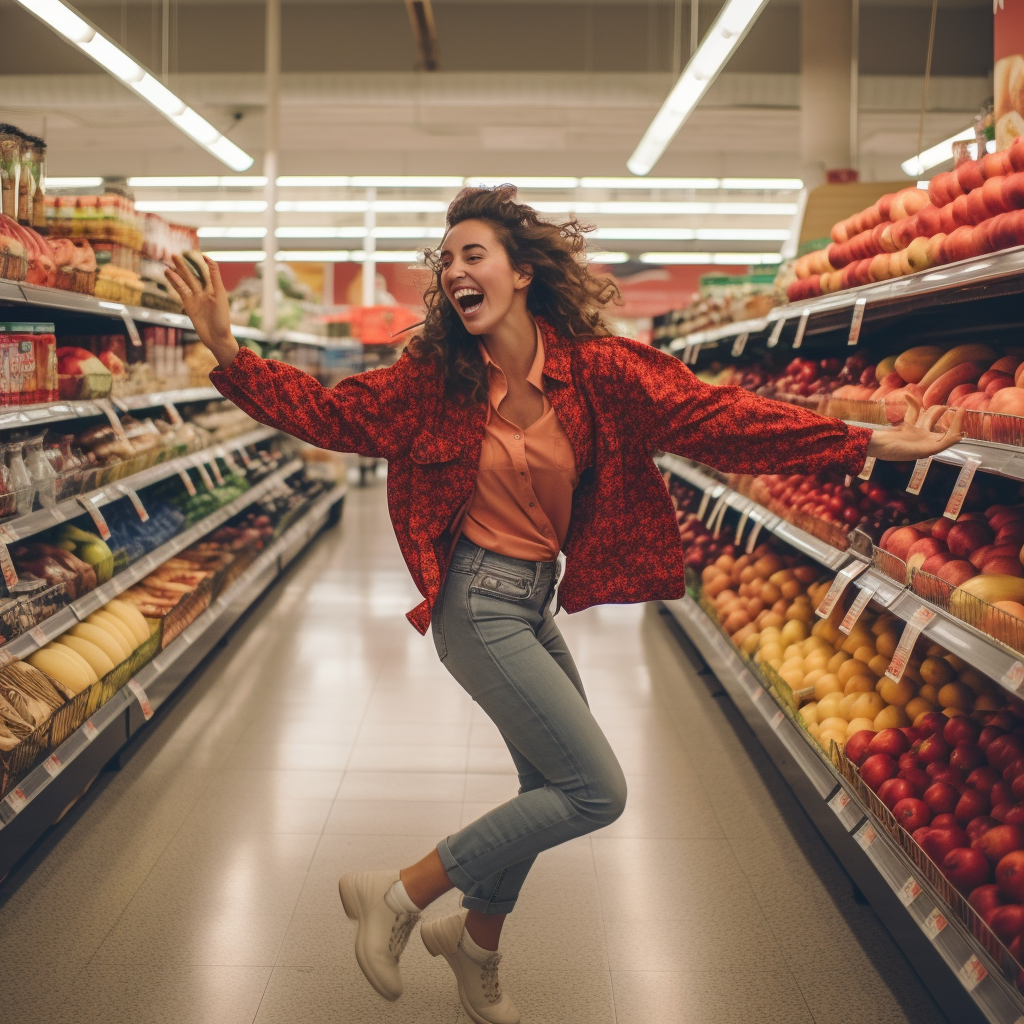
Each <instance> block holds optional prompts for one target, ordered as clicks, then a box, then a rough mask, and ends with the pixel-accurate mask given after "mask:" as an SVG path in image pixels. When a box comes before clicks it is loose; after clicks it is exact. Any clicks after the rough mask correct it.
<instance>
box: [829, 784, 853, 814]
mask: <svg viewBox="0 0 1024 1024" xmlns="http://www.w3.org/2000/svg"><path fill="white" fill-rule="evenodd" d="M828 805H829V807H831V808H832V813H833V814H835V815H836V816H837V817H838V816H840V815H841V814H842V813H843V811H845V810H846V808H847V807H849V805H850V794H849V793H847V792H846V790H845V789H843V787H842V786H840V787H839V792H838V793H836V795H835V796H834V797H832V799H831V800H829V802H828Z"/></svg>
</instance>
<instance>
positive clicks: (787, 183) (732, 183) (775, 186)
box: [719, 178, 804, 192]
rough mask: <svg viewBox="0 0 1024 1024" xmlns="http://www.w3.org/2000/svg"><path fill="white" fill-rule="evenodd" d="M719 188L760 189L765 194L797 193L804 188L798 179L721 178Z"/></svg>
mask: <svg viewBox="0 0 1024 1024" xmlns="http://www.w3.org/2000/svg"><path fill="white" fill-rule="evenodd" d="M719 187H720V188H728V189H760V190H762V191H765V192H771V191H776V192H799V191H800V189H802V188H803V187H804V183H803V181H801V180H800V178H723V179H722V183H721V185H720V186H719Z"/></svg>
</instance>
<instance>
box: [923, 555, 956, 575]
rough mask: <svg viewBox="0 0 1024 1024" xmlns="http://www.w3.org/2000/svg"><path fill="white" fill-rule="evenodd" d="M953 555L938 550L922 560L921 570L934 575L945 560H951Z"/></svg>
mask: <svg viewBox="0 0 1024 1024" xmlns="http://www.w3.org/2000/svg"><path fill="white" fill-rule="evenodd" d="M954 557H955V556H954V555H951V554H950V553H949V552H948V551H939V552H938V553H937V554H934V555H932V556H931V557H929V558H926V559H925V560H924V562H923V563H922V564H921V567H920V568H921V571H922V572H927V573H931V575H932V576H934V575H935V574H936V573H937V572H938V571H939V569H941V568H942V566H944V565H945V564H946V563H947V562H952V561H953V559H954Z"/></svg>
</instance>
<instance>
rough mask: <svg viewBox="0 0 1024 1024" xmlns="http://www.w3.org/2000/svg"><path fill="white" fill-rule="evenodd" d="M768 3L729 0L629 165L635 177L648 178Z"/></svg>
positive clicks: (645, 133)
mask: <svg viewBox="0 0 1024 1024" xmlns="http://www.w3.org/2000/svg"><path fill="white" fill-rule="evenodd" d="M767 2H768V0H727V3H726V4H725V6H724V7H723V8H722V10H721V11H720V12H719V15H718V17H717V18H715V22H714V24H713V25H712V26H711V28H710V30H709V31H708V33H707V35H706V36H705V37H704V39H703V40H702V41H701V44H700V46H698V47H697V49H696V51H695V52H694V54H693V56H692V57H691V58H690V59H689V61H688V62H687V64H686V67H685V68H683V73H682V74H681V75H680V76H679V81H678V82H676V84H675V86H674V88H673V89H672V91H671V92H670V93H669V94H668V98H667V99H666V100H665V102H664V103H663V104H662V106H661V109H660V110H659V111H658V113H657V114H656V115H655V117H654V120H653V121H652V122H651V123H650V126H649V127H648V129H647V131H646V132H644V137H643V138H642V139H641V140H640V144H639V145H638V146H637V147H636V150H635V151H634V153H633V155H632V156H631V157H630V158H629V160H628V161H627V162H626V166H627V167H628V168H629V169H630V171H631V172H632V173H633V174H638V175H644V174H649V173H650V171H651V168H652V167H653V166H654V165H655V164H656V163H657V162H658V160H660V159H661V155H662V153H664V152H665V149H666V147H667V146H668V144H669V143H670V142H671V141H672V139H673V138H674V137H675V134H676V132H678V131H679V129H680V128H681V127H682V126H683V124H684V122H685V121H686V119H687V118H688V117H689V116H690V114H691V113H692V112H693V109H694V108H695V107H696V106H697V104H698V103H699V102H700V101H701V98H702V97H703V96H704V93H706V92H707V90H708V88H709V87H710V85H711V83H712V82H714V80H715V79H716V78H717V77H718V73H719V71H721V70H722V68H723V67H724V66H725V64H726V62H727V61H728V60H729V58H730V57H731V56H732V54H733V51H734V50H735V49H736V47H737V46H739V44H740V42H741V41H742V40H743V37H744V36H745V35H746V34H747V30H748V29H749V28H750V26H751V25H752V24H753V23H754V20H755V19H756V18H757V16H758V15H759V14H760V13H761V10H762V9H763V8H764V6H765V4H766V3H767Z"/></svg>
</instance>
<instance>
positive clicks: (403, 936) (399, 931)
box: [388, 911, 420, 960]
mask: <svg viewBox="0 0 1024 1024" xmlns="http://www.w3.org/2000/svg"><path fill="white" fill-rule="evenodd" d="M419 919H420V915H419V914H407V913H405V912H404V911H402V912H401V913H399V914H398V915H397V916H396V917H395V923H394V924H393V925H392V926H391V939H390V941H389V942H388V952H390V953H391V955H392V956H393V957H394V958H395V960H397V959H398V958H399V957H400V956H401V955H402V950H404V949H405V946H406V943H407V942H408V941H409V936H410V935H411V934H412V930H413V928H414V927H415V925H416V922H417V921H418V920H419Z"/></svg>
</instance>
